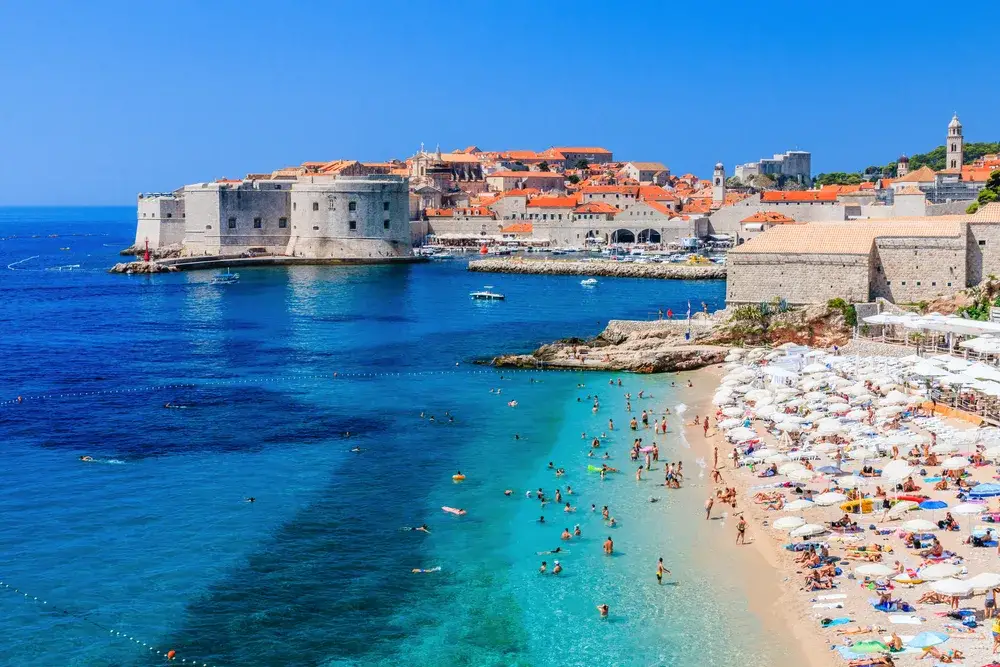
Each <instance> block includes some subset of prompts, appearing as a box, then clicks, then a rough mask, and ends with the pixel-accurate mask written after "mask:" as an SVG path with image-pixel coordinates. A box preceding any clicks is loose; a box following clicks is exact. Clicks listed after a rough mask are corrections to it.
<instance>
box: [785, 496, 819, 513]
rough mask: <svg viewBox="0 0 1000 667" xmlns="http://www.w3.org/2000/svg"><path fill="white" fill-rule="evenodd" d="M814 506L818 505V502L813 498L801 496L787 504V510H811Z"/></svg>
mask: <svg viewBox="0 0 1000 667" xmlns="http://www.w3.org/2000/svg"><path fill="white" fill-rule="evenodd" d="M814 507H818V505H816V503H814V502H812V501H811V500H806V499H805V498H799V499H798V500H793V501H792V502H790V503H788V504H787V505H785V511H788V512H802V511H804V510H810V509H813V508H814Z"/></svg>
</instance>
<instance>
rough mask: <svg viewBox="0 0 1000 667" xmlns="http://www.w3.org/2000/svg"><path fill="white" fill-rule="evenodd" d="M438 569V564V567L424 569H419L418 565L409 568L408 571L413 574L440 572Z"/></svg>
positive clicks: (439, 568)
mask: <svg viewBox="0 0 1000 667" xmlns="http://www.w3.org/2000/svg"><path fill="white" fill-rule="evenodd" d="M440 571H441V567H440V566H438V567H432V568H431V569H429V570H424V569H421V568H419V567H415V568H413V569H412V570H410V572H412V573H413V574H427V573H429V572H440Z"/></svg>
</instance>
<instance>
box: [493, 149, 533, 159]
mask: <svg viewBox="0 0 1000 667" xmlns="http://www.w3.org/2000/svg"><path fill="white" fill-rule="evenodd" d="M500 155H502V156H504V157H507V158H510V159H511V160H533V159H535V158H537V157H538V153H536V152H535V151H502V152H501V153H500Z"/></svg>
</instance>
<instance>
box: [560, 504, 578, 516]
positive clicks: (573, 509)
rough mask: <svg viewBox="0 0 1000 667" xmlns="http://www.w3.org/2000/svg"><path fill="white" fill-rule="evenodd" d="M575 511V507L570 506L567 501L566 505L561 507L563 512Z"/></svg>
mask: <svg viewBox="0 0 1000 667" xmlns="http://www.w3.org/2000/svg"><path fill="white" fill-rule="evenodd" d="M575 511H576V508H575V507H571V506H570V504H569V503H566V507H564V508H563V512H566V513H567V514H568V513H570V512H575Z"/></svg>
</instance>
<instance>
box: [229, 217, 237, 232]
mask: <svg viewBox="0 0 1000 667" xmlns="http://www.w3.org/2000/svg"><path fill="white" fill-rule="evenodd" d="M229 228H230V229H236V218H229Z"/></svg>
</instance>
